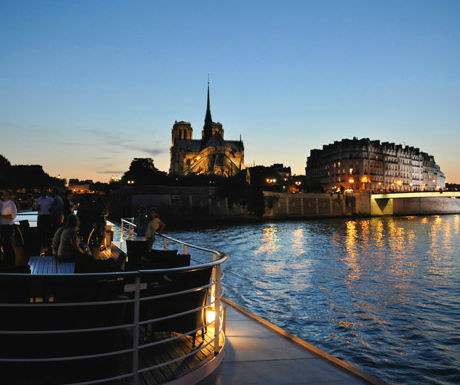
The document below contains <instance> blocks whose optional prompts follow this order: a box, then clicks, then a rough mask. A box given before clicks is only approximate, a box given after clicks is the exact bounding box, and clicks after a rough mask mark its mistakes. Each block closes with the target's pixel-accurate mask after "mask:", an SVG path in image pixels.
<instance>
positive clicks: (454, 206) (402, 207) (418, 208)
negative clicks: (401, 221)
mask: <svg viewBox="0 0 460 385" xmlns="http://www.w3.org/2000/svg"><path fill="white" fill-rule="evenodd" d="M457 213H460V199H459V198H454V197H445V198H443V197H439V198H438V197H436V198H403V199H393V215H431V214H457Z"/></svg>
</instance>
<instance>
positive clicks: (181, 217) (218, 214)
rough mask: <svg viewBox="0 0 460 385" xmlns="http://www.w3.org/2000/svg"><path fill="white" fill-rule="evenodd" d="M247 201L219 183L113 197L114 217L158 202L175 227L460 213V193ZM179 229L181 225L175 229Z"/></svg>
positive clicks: (267, 194)
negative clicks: (235, 197)
mask: <svg viewBox="0 0 460 385" xmlns="http://www.w3.org/2000/svg"><path fill="white" fill-rule="evenodd" d="M247 200H248V201H247V202H246V203H245V204H243V203H241V202H234V201H231V200H230V199H229V197H228V196H223V195H222V194H221V193H220V192H219V190H218V189H217V188H216V187H178V186H155V187H154V188H152V189H150V190H148V191H147V190H139V189H134V188H127V189H123V190H119V191H117V192H114V193H113V194H112V195H111V196H110V202H109V206H110V207H109V212H110V214H111V218H113V219H115V220H119V219H120V218H126V217H133V216H135V215H136V212H137V209H138V208H139V207H140V206H144V207H149V206H156V207H158V208H159V210H160V216H161V217H162V219H163V220H164V221H165V222H167V223H168V225H169V226H177V227H178V228H180V227H189V226H198V225H228V224H251V223H263V222H264V221H266V220H290V219H294V220H297V219H312V218H336V217H344V218H359V217H369V216H384V215H393V216H405V215H433V214H452V213H460V192H418V193H390V194H371V193H370V192H356V193H348V192H347V193H344V194H332V195H331V194H319V193H296V194H292V193H280V192H271V191H263V192H259V193H258V194H255V195H254V196H251V197H248V199H247ZM174 228H175V227H174Z"/></svg>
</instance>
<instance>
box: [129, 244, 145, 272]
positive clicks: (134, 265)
mask: <svg viewBox="0 0 460 385" xmlns="http://www.w3.org/2000/svg"><path fill="white" fill-rule="evenodd" d="M148 244H149V243H148V241H130V240H127V241H126V250H127V254H128V259H127V261H126V264H125V270H127V271H129V270H138V269H139V268H140V264H141V259H142V257H143V256H145V255H147V253H148V251H149V250H148Z"/></svg>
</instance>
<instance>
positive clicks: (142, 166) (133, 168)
mask: <svg viewBox="0 0 460 385" xmlns="http://www.w3.org/2000/svg"><path fill="white" fill-rule="evenodd" d="M121 181H122V182H123V183H128V184H129V182H130V181H132V182H134V184H136V185H141V186H145V185H156V184H164V183H167V181H168V177H167V175H166V173H165V172H163V171H160V170H158V169H157V168H156V167H155V165H154V164H153V159H152V158H134V159H133V160H132V162H131V164H130V166H129V170H128V171H126V172H125V173H124V175H123V177H122V178H121Z"/></svg>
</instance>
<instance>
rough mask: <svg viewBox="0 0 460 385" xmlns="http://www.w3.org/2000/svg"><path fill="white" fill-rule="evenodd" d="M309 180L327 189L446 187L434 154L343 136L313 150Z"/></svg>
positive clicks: (423, 188) (385, 189)
mask: <svg viewBox="0 0 460 385" xmlns="http://www.w3.org/2000/svg"><path fill="white" fill-rule="evenodd" d="M305 170H306V179H307V181H310V182H316V183H319V184H321V186H322V187H323V188H324V189H325V190H326V191H331V190H332V189H333V188H335V189H341V190H343V189H345V190H347V189H351V190H354V191H364V190H368V191H375V192H377V191H430V190H436V189H441V188H444V187H445V176H444V174H443V172H442V171H441V170H440V168H439V166H438V165H437V164H436V163H435V161H434V157H433V156H432V155H428V154H427V153H425V152H422V151H420V149H418V148H414V147H409V146H402V145H399V144H394V143H389V142H382V143H381V142H380V141H379V140H369V139H368V138H364V139H358V138H353V139H342V140H341V141H335V142H334V143H332V144H328V145H324V146H323V148H322V149H321V150H319V149H315V150H311V152H310V156H309V157H308V158H307V167H306V169H305Z"/></svg>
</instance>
